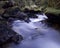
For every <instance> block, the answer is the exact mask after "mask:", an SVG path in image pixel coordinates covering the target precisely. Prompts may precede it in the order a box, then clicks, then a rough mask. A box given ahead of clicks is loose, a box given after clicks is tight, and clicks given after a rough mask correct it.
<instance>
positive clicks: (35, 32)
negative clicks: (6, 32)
mask: <svg viewBox="0 0 60 48" xmlns="http://www.w3.org/2000/svg"><path fill="white" fill-rule="evenodd" d="M37 16H40V17H41V18H38V19H33V18H32V19H31V18H30V19H31V22H30V23H26V22H24V21H20V20H16V21H14V22H13V24H12V25H13V27H12V29H13V30H14V31H16V32H17V33H18V34H21V35H22V36H23V38H24V40H22V42H21V43H20V44H17V45H15V44H14V43H11V44H9V45H8V46H7V47H6V48H60V33H59V31H57V30H55V29H54V28H52V27H48V26H47V24H46V23H42V22H40V21H42V20H45V19H47V17H46V16H44V15H37Z"/></svg>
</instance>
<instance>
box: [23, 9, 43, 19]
mask: <svg viewBox="0 0 60 48" xmlns="http://www.w3.org/2000/svg"><path fill="white" fill-rule="evenodd" d="M24 13H26V14H27V15H28V17H29V18H38V17H37V16H36V15H35V14H43V13H42V12H41V11H39V10H38V11H34V10H29V9H27V8H26V9H25V10H24Z"/></svg>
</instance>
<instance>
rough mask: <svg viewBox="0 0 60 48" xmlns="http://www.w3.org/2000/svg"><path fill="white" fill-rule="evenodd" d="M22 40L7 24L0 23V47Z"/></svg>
mask: <svg viewBox="0 0 60 48" xmlns="http://www.w3.org/2000/svg"><path fill="white" fill-rule="evenodd" d="M21 40H23V37H22V36H21V35H19V34H17V33H16V32H14V31H13V30H12V29H11V27H10V26H8V24H7V22H5V21H0V46H1V45H4V44H6V43H8V42H12V41H13V42H18V41H21Z"/></svg>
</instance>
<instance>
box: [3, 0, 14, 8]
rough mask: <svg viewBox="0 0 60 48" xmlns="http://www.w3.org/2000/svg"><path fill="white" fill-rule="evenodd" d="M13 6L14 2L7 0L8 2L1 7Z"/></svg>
mask: <svg viewBox="0 0 60 48" xmlns="http://www.w3.org/2000/svg"><path fill="white" fill-rule="evenodd" d="M13 6H14V2H13V1H10V0H9V1H8V2H5V4H4V5H3V6H2V8H4V9H7V8H9V7H13Z"/></svg>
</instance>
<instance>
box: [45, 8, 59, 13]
mask: <svg viewBox="0 0 60 48" xmlns="http://www.w3.org/2000/svg"><path fill="white" fill-rule="evenodd" d="M45 13H52V14H60V10H59V9H55V8H51V7H48V8H46V12H45Z"/></svg>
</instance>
